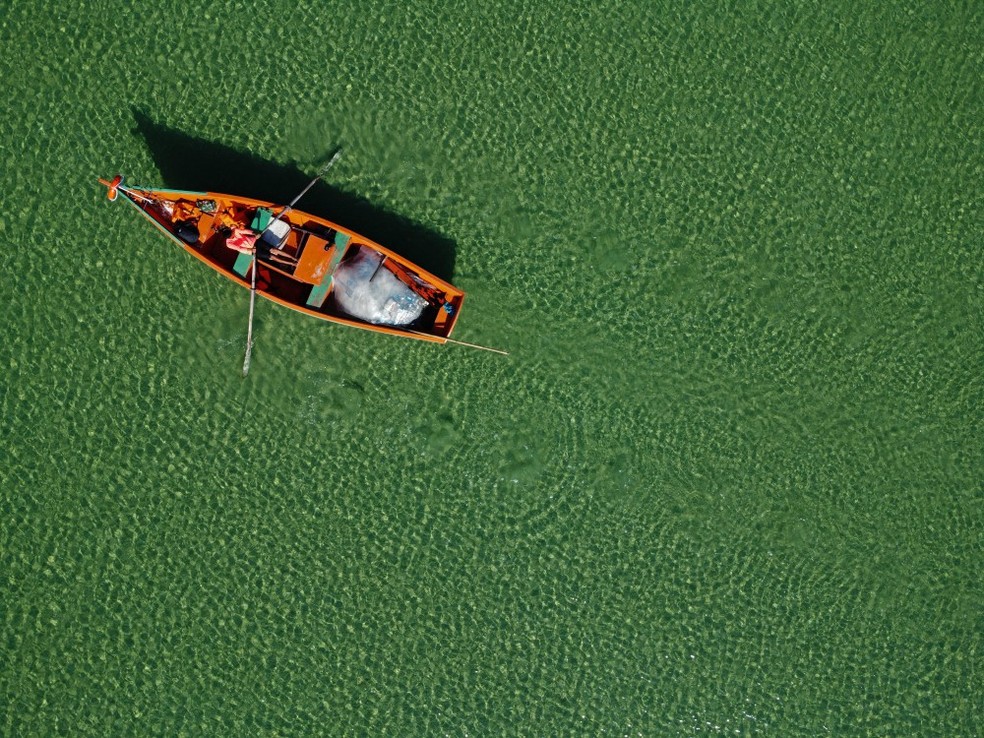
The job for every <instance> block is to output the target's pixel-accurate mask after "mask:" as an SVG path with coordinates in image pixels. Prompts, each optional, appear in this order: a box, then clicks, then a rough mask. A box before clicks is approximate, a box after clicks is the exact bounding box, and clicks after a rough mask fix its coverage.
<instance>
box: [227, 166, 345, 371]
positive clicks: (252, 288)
mask: <svg viewBox="0 0 984 738" xmlns="http://www.w3.org/2000/svg"><path fill="white" fill-rule="evenodd" d="M341 155H342V150H341V149H339V150H338V151H336V152H335V153H334V155H333V156H332V157H331V159H329V160H328V163H327V164H325V165H324V166H323V167H321V171H320V172H318V174H317V176H315V178H314V179H312V180H311V181H310V182H308V184H307V187H305V188H304V189H303V190H301V192H300V194H299V195H298V196H297V197H295V198H294V199H293V200H291V201H290V204H289V205H288V206H287V207H285V208H284V209H283V210H281V211H280V212H279V213H277V215H276V217H275V218H273V219H272V220H271V221H270V222H269V223H267V227H266V228H265V229H264V232H266V230H268V229H269V228H270V226H271V225H273V224H274V223H275V222H276V221H278V220H280V219H281V218H283V217H284V216H285V215H286V214H287V213H289V212H290V211H291V209H292V208H293V207H294V206H295V205H296V204H297V202H298V200H300V199H301V198H302V197H304V196H305V195H306V194H307V192H308V190H310V189H311V188H312V187H314V184H315V183H316V182H317V181H318V180H319V179H321V178H322V177H324V176H325V173H326V172H327V171H328V170H329V169H331V167H332V165H333V164H334V163H335V162H336V161H338V157H340V156H341ZM260 238H262V234H261V235H260ZM260 238H257V239H256V240H257V241H259V240H260ZM251 271H252V276H251V277H250V281H249V329H248V330H247V331H246V358H245V359H243V376H244V377H245V376H246V375H247V374H249V361H250V358H251V357H252V354H253V309H254V308H255V306H256V246H255V244H254V246H253V264H252V268H251Z"/></svg>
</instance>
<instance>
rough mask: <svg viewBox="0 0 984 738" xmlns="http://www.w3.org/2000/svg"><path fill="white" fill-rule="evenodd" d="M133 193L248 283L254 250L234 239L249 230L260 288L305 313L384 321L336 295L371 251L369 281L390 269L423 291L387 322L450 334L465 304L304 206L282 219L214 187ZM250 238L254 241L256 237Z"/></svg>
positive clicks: (181, 236) (199, 251)
mask: <svg viewBox="0 0 984 738" xmlns="http://www.w3.org/2000/svg"><path fill="white" fill-rule="evenodd" d="M128 194H130V195H131V200H133V202H134V203H135V204H136V205H137V206H138V207H140V208H141V209H142V210H144V212H146V213H147V215H148V216H149V217H151V218H152V219H153V220H155V221H156V222H158V223H159V224H160V225H161V226H162V227H163V228H165V229H166V230H167V231H169V232H170V233H171V234H172V235H173V236H174V237H175V238H176V239H178V240H179V241H180V242H182V243H183V244H184V245H185V246H186V248H187V249H188V250H189V251H192V252H193V253H195V254H196V255H197V256H199V258H201V259H203V260H204V261H206V262H208V263H209V264H211V265H212V266H213V267H214V268H216V269H218V270H219V271H222V272H224V273H225V274H226V275H227V276H230V277H233V278H235V279H238V280H240V281H244V282H246V283H247V284H248V283H249V282H250V280H251V277H252V275H251V273H250V270H251V268H252V265H253V254H252V249H249V248H246V249H243V250H237V248H236V247H235V246H234V244H235V238H236V237H237V236H238V235H239V234H240V233H243V232H248V233H249V234H252V235H253V236H255V251H256V261H257V270H256V286H257V290H259V291H260V292H263V293H265V294H267V295H269V296H271V297H273V298H275V299H277V300H279V301H283V302H285V303H288V304H290V305H292V306H295V307H297V308H298V309H301V310H303V311H305V312H311V313H315V314H322V315H325V316H335V317H342V318H344V319H346V320H351V321H355V322H369V323H380V322H381V323H384V324H386V321H385V320H375V319H373V318H372V317H370V318H368V319H366V318H365V316H360V315H359V314H358V313H357V312H355V313H354V311H352V309H351V308H348V309H346V307H345V306H344V305H343V304H341V302H340V297H341V296H336V294H335V293H336V290H335V286H336V285H335V279H334V276H335V275H336V274H337V273H339V267H340V266H341V265H345V264H346V263H347V262H349V261H350V260H356V259H359V258H361V257H364V256H365V254H366V253H367V250H368V252H369V253H371V254H372V255H373V258H375V259H376V261H378V264H376V265H375V266H374V271H373V272H372V274H371V276H370V277H369V281H377V280H378V279H379V277H380V272H381V271H383V270H385V272H386V273H388V274H387V275H382V276H384V277H385V279H395V280H398V281H399V282H400V283H402V284H403V285H405V286H406V289H408V290H409V291H411V292H412V293H413V295H416V296H419V302H420V310H419V313H417V314H414V315H415V317H413V318H412V320H410V322H407V323H389V324H388V325H389V327H392V328H396V329H411V330H415V331H421V332H425V333H427V334H430V335H435V336H447V335H448V334H449V333H450V330H451V328H452V326H453V323H454V315H455V313H456V312H457V310H458V307H459V306H460V303H461V293H460V292H458V291H455V290H453V288H451V289H450V290H449V289H447V288H446V287H445V286H444V285H441V284H437V283H436V282H437V280H428V279H426V278H425V276H424V275H421V274H420V273H418V272H417V271H416V270H414V269H413V268H412V265H409V264H408V263H406V262H404V261H402V260H400V259H398V258H397V257H395V255H393V254H392V253H389V252H386V251H385V250H381V249H378V248H376V247H375V246H373V245H370V244H367V243H365V242H364V239H360V237H359V236H357V235H356V234H353V233H350V232H346V231H344V230H341V229H339V228H333V227H331V226H330V225H328V224H326V223H324V222H319V221H318V220H315V219H313V218H312V217H311V216H310V215H308V214H306V213H304V212H301V211H297V210H292V211H289V212H288V213H287V214H286V215H284V216H282V218H281V219H277V218H275V217H274V215H275V214H274V212H272V211H271V209H270V208H269V207H265V206H263V205H259V204H255V203H252V202H249V201H240V200H235V199H231V198H228V199H224V198H221V197H217V196H214V195H211V194H209V195H207V196H201V197H198V196H193V195H192V194H191V193H168V192H160V191H154V192H153V193H150V192H146V193H144V192H141V191H138V190H131V191H130V193H128ZM146 195H152V196H150V197H148V196H146ZM192 198H194V199H192ZM245 229H248V231H246V230H245ZM247 243H250V244H252V243H253V241H252V239H250V240H248V241H247ZM343 270H344V267H343ZM388 275H392V277H389V276H388ZM425 275H426V273H425ZM353 313H354V314H353Z"/></svg>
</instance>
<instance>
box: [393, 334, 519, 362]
mask: <svg viewBox="0 0 984 738" xmlns="http://www.w3.org/2000/svg"><path fill="white" fill-rule="evenodd" d="M407 333H413V334H414V335H417V336H428V337H434V334H433V333H423V332H422V331H415V330H412V329H411V330H408V331H407ZM444 340H445V341H447V342H448V343H456V344H458V345H459V346H467V347H468V348H473V349H481V350H482V351H491V352H492V353H493V354H502V355H503V356H509V352H508V351H503V350H502V349H497V348H490V347H489V346H479V345H478V344H477V343H468V341H458V340H455V339H454V338H445V339H444Z"/></svg>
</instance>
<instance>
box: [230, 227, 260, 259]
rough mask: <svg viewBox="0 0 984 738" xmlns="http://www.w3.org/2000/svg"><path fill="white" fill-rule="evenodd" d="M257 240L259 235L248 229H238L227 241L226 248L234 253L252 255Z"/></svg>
mask: <svg viewBox="0 0 984 738" xmlns="http://www.w3.org/2000/svg"><path fill="white" fill-rule="evenodd" d="M256 239H257V235H256V234H255V233H253V231H251V230H249V229H248V228H236V229H235V230H233V232H232V235H230V236H229V238H227V239H226V246H228V247H229V248H230V249H232V250H233V251H240V252H242V253H244V254H252V253H253V247H254V244H255V243H256Z"/></svg>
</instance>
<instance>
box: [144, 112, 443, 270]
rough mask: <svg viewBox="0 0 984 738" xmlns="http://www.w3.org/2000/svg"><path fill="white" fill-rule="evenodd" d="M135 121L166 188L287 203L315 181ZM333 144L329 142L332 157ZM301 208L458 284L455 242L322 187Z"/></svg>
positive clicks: (322, 184)
mask: <svg viewBox="0 0 984 738" xmlns="http://www.w3.org/2000/svg"><path fill="white" fill-rule="evenodd" d="M133 115H134V118H136V121H137V127H136V130H135V132H136V133H137V134H139V135H140V136H142V137H143V139H144V140H145V141H146V142H147V147H148V148H149V149H150V152H151V155H152V156H153V157H154V162H155V163H156V164H157V168H158V169H159V170H160V172H161V176H162V177H163V179H164V184H165V185H166V186H167V187H169V188H171V189H176V190H185V189H187V190H199V191H210V192H223V193H226V194H232V195H242V196H244V197H252V198H255V199H257V200H268V201H270V202H274V203H287V202H289V201H290V200H291V199H293V198H294V197H295V196H296V195H297V193H298V192H300V191H301V190H302V189H303V188H304V186H305V185H307V183H308V182H310V181H311V177H312V175H313V172H303V171H301V170H300V169H297V168H296V167H294V166H289V165H286V164H277V163H275V162H272V161H267V160H265V159H261V158H260V157H258V156H255V155H253V154H250V153H247V152H244V151H237V150H236V149H233V148H232V147H230V146H225V145H224V144H220V143H215V142H212V141H205V140H203V139H200V138H195V137H194V136H190V135H188V134H187V133H182V132H181V131H177V130H175V129H173V128H168V127H167V126H163V125H160V124H158V123H155V122H154V121H152V120H151V119H150V118H149V117H148V116H147V115H146V114H145V113H143V112H142V111H140V110H134V111H133ZM333 144H334V142H331V141H326V142H325V146H326V157H327V155H328V154H330V153H331V149H330V148H329V147H331V146H332V145H333ZM139 184H144V185H148V186H151V185H152V183H150V182H141V183H139ZM298 207H299V209H301V210H304V211H307V212H309V213H312V214H314V215H319V216H321V217H324V218H327V219H328V220H332V221H335V222H336V223H338V224H339V225H342V226H345V227H346V228H350V229H352V230H353V231H355V232H357V233H360V234H362V235H363V236H365V237H366V238H369V239H372V240H373V241H375V242H377V243H380V244H382V245H383V246H385V247H386V248H388V249H391V250H393V251H395V252H396V253H398V254H400V255H401V256H404V257H406V258H407V259H409V260H410V261H412V262H413V263H415V264H418V265H419V266H421V267H423V268H424V269H426V270H427V271H429V272H431V273H432V274H435V275H437V276H438V277H440V278H442V279H445V280H447V281H449V282H450V281H452V280H453V278H454V260H455V243H454V241H452V240H451V239H450V238H447V237H446V236H442V235H441V234H439V233H436V232H434V231H432V230H430V229H429V228H426V227H424V226H422V225H419V224H417V223H414V222H413V221H411V220H410V219H409V218H405V217H403V216H402V215H397V214H396V213H392V212H389V211H387V210H384V209H383V208H380V207H378V206H377V205H373V204H372V203H371V202H369V201H368V200H366V199H365V198H364V197H360V196H358V195H354V194H352V193H349V192H345V191H343V190H340V189H338V188H337V187H332V186H331V185H328V184H325V182H323V181H321V182H318V183H317V184H316V185H315V186H314V187H313V188H312V189H311V191H310V192H308V193H307V194H306V195H305V196H304V200H303V201H302V202H301V203H299V204H298Z"/></svg>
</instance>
